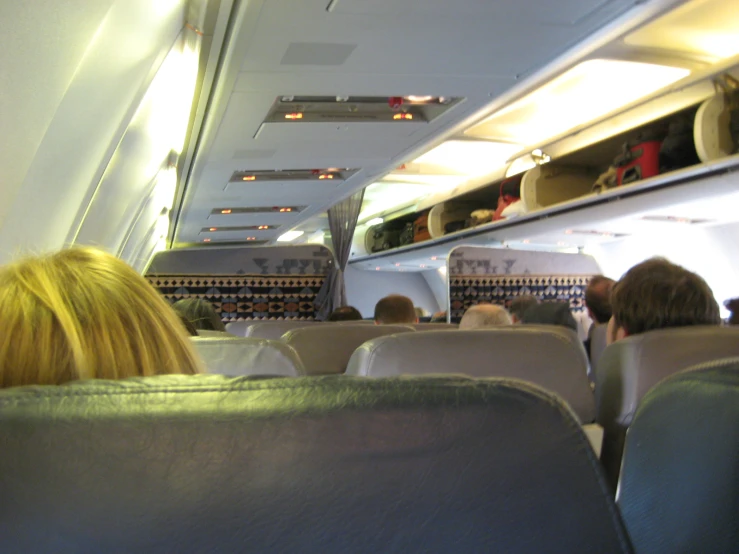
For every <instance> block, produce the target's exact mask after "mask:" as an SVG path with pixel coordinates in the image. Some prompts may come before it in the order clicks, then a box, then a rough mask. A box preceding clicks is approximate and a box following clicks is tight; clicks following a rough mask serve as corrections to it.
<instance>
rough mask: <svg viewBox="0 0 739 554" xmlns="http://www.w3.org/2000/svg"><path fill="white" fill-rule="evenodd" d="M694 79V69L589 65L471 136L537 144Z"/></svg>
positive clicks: (618, 62)
mask: <svg viewBox="0 0 739 554" xmlns="http://www.w3.org/2000/svg"><path fill="white" fill-rule="evenodd" d="M689 74H690V70H688V69H684V68H680V67H669V66H664V65H655V64H648V63H639V62H628V61H622V60H589V61H586V62H583V63H581V64H579V65H577V66H575V67H573V68H572V69H570V70H569V71H567V72H566V73H564V74H563V75H560V76H559V77H557V78H556V79H554V80H552V81H550V82H549V83H547V84H545V85H544V86H542V87H541V88H539V89H537V90H536V91H534V92H532V93H531V94H529V95H528V96H526V97H524V98H522V99H521V100H519V101H517V102H514V103H513V104H511V105H510V106H508V107H506V108H504V109H502V110H501V111H499V112H497V113H495V114H493V115H492V116H491V117H489V118H488V119H486V120H485V121H483V122H482V123H480V124H479V125H476V126H475V127H472V128H471V129H470V130H469V131H467V134H468V135H470V136H475V137H484V138H489V139H494V140H504V141H511V142H518V143H521V144H530V145H533V144H536V143H539V142H542V141H544V140H546V139H549V138H552V137H555V136H557V135H560V134H562V133H565V132H566V131H569V130H570V129H573V128H575V127H577V126H579V125H582V124H584V123H588V122H590V121H593V120H595V119H597V118H599V117H602V116H604V115H606V114H608V113H610V112H612V111H614V110H617V109H618V108H621V107H623V106H626V105H627V104H630V103H631V102H634V101H636V100H639V99H640V98H643V97H645V96H647V95H649V94H651V93H653V92H655V91H657V90H659V89H661V88H663V87H666V86H668V85H670V84H672V83H674V82H676V81H678V80H680V79H682V78H683V77H685V76H687V75H689ZM606 83H607V84H606ZM512 154H513V153H512Z"/></svg>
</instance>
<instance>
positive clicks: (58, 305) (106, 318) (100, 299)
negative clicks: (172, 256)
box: [0, 248, 200, 387]
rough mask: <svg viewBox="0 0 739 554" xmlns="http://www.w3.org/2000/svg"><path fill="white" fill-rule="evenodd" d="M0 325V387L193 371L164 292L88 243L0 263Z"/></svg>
mask: <svg viewBox="0 0 739 554" xmlns="http://www.w3.org/2000/svg"><path fill="white" fill-rule="evenodd" d="M0 325H2V327H4V328H3V329H2V331H1V332H0V387H12V386H19V385H55V384H61V383H64V382H67V381H73V380H77V379H124V378H126V377H136V376H149V375H159V374H170V373H184V374H195V373H199V372H200V362H199V360H198V357H197V354H195V352H194V350H193V348H192V346H191V345H190V342H189V339H188V336H187V334H186V331H185V329H184V326H183V325H182V322H181V321H180V320H179V318H178V317H177V315H176V314H175V313H174V311H173V310H172V309H171V308H170V307H169V305H168V304H167V302H166V301H165V300H164V298H163V297H162V296H160V295H159V293H158V292H157V291H156V290H155V289H154V288H153V287H152V286H151V285H150V284H149V283H148V282H147V281H146V280H145V279H144V278H143V277H141V276H140V275H139V274H138V273H136V272H135V271H134V270H133V269H132V268H131V267H129V266H128V265H126V263H125V262H123V261H121V260H119V259H117V258H115V257H114V256H111V255H110V254H107V253H105V252H102V251H100V250H96V249H94V248H71V249H68V250H62V251H61V252H57V253H55V254H51V255H48V256H42V257H35V258H29V259H26V260H23V261H20V262H17V263H14V264H11V265H9V266H6V267H4V268H2V269H0Z"/></svg>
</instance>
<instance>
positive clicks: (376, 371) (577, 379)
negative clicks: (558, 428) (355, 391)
mask: <svg viewBox="0 0 739 554" xmlns="http://www.w3.org/2000/svg"><path fill="white" fill-rule="evenodd" d="M587 372H588V360H587V356H586V354H585V349H584V348H583V345H582V343H581V342H580V340H579V339H578V337H577V335H576V334H575V333H574V332H573V331H571V330H569V329H566V328H564V327H560V326H554V325H542V326H537V325H511V326H505V327H495V328H491V329H476V330H470V331H457V332H455V333H449V332H446V331H429V332H426V333H412V334H406V335H397V336H391V337H382V338H378V339H375V340H372V341H369V342H367V343H365V344H363V345H362V346H361V347H360V348H359V349H357V351H356V352H355V353H354V355H353V356H352V358H351V361H350V362H349V366H348V367H347V374H350V375H360V376H367V377H393V376H396V375H409V374H410V375H428V374H434V373H463V374H465V375H470V376H473V377H509V378H513V379H522V380H524V381H529V382H531V383H535V384H536V385H538V386H540V387H543V388H545V389H547V390H550V391H552V392H555V393H557V394H559V395H560V396H561V397H562V398H563V399H564V400H565V401H567V403H568V404H569V405H570V406H571V407H572V409H573V410H574V411H575V413H576V414H577V415H578V417H579V418H580V421H581V422H582V423H589V422H591V421H593V420H594V419H595V402H594V399H593V392H592V389H591V388H590V384H589V382H588V375H587Z"/></svg>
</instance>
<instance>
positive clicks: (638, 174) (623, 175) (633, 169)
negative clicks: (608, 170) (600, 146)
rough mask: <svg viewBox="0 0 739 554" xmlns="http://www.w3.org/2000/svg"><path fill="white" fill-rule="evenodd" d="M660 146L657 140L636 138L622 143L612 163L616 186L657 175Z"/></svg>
mask: <svg viewBox="0 0 739 554" xmlns="http://www.w3.org/2000/svg"><path fill="white" fill-rule="evenodd" d="M691 142H692V135H691ZM661 146H662V143H661V142H660V141H659V140H639V139H637V140H635V141H633V142H628V143H626V144H624V147H623V151H622V152H621V154H619V156H618V157H617V158H616V160H615V162H614V164H613V165H614V166H615V167H616V186H619V187H620V186H623V185H628V184H629V183H635V182H636V181H641V180H642V179H648V178H649V177H654V176H655V175H659V167H660V147H661Z"/></svg>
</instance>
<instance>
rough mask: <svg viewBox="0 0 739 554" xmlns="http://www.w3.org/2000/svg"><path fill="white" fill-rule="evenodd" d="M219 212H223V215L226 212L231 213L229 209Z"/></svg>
mask: <svg viewBox="0 0 739 554" xmlns="http://www.w3.org/2000/svg"><path fill="white" fill-rule="evenodd" d="M221 213H222V214H224V215H227V214H230V213H231V210H229V209H226V210H221Z"/></svg>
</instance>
